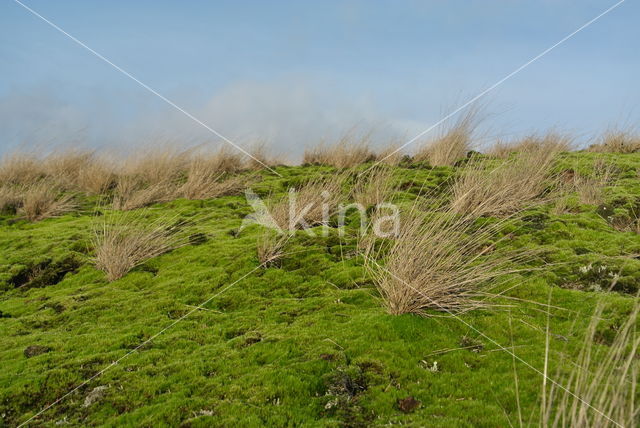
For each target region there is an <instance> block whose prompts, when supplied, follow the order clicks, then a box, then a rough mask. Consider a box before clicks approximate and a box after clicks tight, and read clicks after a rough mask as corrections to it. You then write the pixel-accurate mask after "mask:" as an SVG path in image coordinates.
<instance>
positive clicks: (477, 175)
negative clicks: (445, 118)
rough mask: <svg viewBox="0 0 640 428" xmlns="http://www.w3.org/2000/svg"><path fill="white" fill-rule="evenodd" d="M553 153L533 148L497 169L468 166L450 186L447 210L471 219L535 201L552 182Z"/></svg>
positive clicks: (478, 164) (481, 163) (482, 164)
mask: <svg viewBox="0 0 640 428" xmlns="http://www.w3.org/2000/svg"><path fill="white" fill-rule="evenodd" d="M556 153H557V152H556V151H554V150H552V149H550V148H548V147H545V146H535V149H534V148H533V147H532V148H529V149H527V150H524V151H521V152H519V153H517V155H516V156H515V157H511V158H509V159H507V160H506V161H504V162H502V163H501V164H500V165H498V166H491V165H492V164H491V163H490V162H486V161H476V162H473V163H471V164H470V165H469V166H468V167H467V168H466V169H465V171H463V173H462V175H461V176H460V177H459V178H458V179H457V180H456V181H455V182H454V184H453V189H452V193H453V197H452V199H451V209H452V210H453V211H454V212H456V213H459V214H466V215H472V216H483V215H509V214H512V213H514V212H517V211H519V210H520V209H522V208H524V207H525V206H526V205H527V204H530V203H532V202H534V201H535V200H536V199H539V198H540V197H541V196H542V195H543V194H544V192H545V189H546V188H547V187H548V186H549V184H551V183H552V182H553V181H555V177H552V174H551V168H552V166H553V161H554V157H555V155H556Z"/></svg>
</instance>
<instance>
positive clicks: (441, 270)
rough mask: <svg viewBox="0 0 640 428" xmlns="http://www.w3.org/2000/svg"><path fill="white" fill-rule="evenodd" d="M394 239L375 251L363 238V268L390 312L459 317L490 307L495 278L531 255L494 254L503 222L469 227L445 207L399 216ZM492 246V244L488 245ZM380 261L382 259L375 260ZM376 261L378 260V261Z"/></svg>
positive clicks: (468, 223) (526, 253)
mask: <svg viewBox="0 0 640 428" xmlns="http://www.w3.org/2000/svg"><path fill="white" fill-rule="evenodd" d="M400 220H401V221H400V228H399V231H398V234H397V236H396V237H395V238H394V239H391V240H389V241H388V242H387V243H385V244H383V245H382V247H378V248H376V246H375V245H374V241H373V240H371V239H369V240H367V239H366V237H365V238H364V242H365V249H364V251H363V253H364V257H365V261H366V267H367V270H368V272H369V273H370V274H371V276H372V278H373V280H374V283H375V284H376V286H377V288H378V290H379V292H380V294H381V295H382V299H383V301H384V305H385V306H386V308H387V310H388V311H389V312H390V313H391V314H396V315H399V314H404V313H414V314H419V315H427V311H428V310H435V311H445V312H453V313H459V312H464V311H469V310H472V309H476V308H479V307H484V306H486V305H488V304H489V301H488V299H487V298H488V297H490V296H491V294H490V293H491V290H493V288H494V287H497V286H498V285H499V284H500V283H501V281H496V280H497V279H498V278H499V277H501V276H503V275H505V274H508V273H512V272H515V270H514V268H513V267H512V265H513V264H514V263H517V262H523V261H525V260H527V259H528V258H531V257H532V256H533V254H532V253H530V252H524V251H522V252H518V251H511V252H508V253H501V252H497V251H494V245H495V241H497V240H499V236H500V233H499V229H500V226H501V225H502V223H500V222H498V223H495V224H494V225H492V226H485V227H480V228H474V229H470V228H469V226H470V224H471V223H470V220H471V219H470V218H469V217H465V216H459V215H455V214H454V213H452V212H451V211H450V210H448V209H446V208H445V209H444V210H440V211H439V212H432V213H430V214H426V213H423V212H420V211H418V210H417V208H415V207H414V208H413V209H412V210H411V211H409V212H406V213H402V214H401V218H400ZM492 242H493V243H492ZM380 259H382V260H380ZM379 260H380V261H379Z"/></svg>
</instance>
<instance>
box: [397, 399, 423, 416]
mask: <svg viewBox="0 0 640 428" xmlns="http://www.w3.org/2000/svg"><path fill="white" fill-rule="evenodd" d="M421 404H422V403H421V402H420V401H419V400H416V399H415V398H413V397H407V398H401V399H398V409H400V410H401V411H402V412H404V413H411V412H413V411H414V410H415V409H417V408H418V407H420V405H421Z"/></svg>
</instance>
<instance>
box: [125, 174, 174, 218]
mask: <svg viewBox="0 0 640 428" xmlns="http://www.w3.org/2000/svg"><path fill="white" fill-rule="evenodd" d="M175 197H176V185H175V184H174V183H172V182H170V181H161V182H158V183H153V184H146V183H145V182H144V181H142V179H141V178H140V177H139V176H133V175H124V176H120V177H118V181H117V184H116V188H115V192H114V196H113V207H114V208H115V209H117V210H124V211H127V210H134V209H138V208H143V207H146V206H149V205H152V204H155V203H159V202H167V201H170V200H172V199H174V198H175Z"/></svg>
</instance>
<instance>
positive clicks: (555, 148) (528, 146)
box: [487, 131, 573, 159]
mask: <svg viewBox="0 0 640 428" xmlns="http://www.w3.org/2000/svg"><path fill="white" fill-rule="evenodd" d="M571 150H573V138H572V137H571V136H569V135H567V134H561V133H558V132H553V131H551V132H548V133H546V134H544V135H536V134H533V135H528V136H526V137H524V138H522V139H520V140H517V141H514V142H510V143H507V142H503V141H498V142H497V143H495V144H494V145H493V146H491V147H490V148H489V150H487V154H488V155H489V156H492V157H496V158H500V159H506V158H509V157H510V156H512V155H513V154H517V153H522V152H525V153H526V152H539V151H550V152H553V153H560V152H568V151H571Z"/></svg>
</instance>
